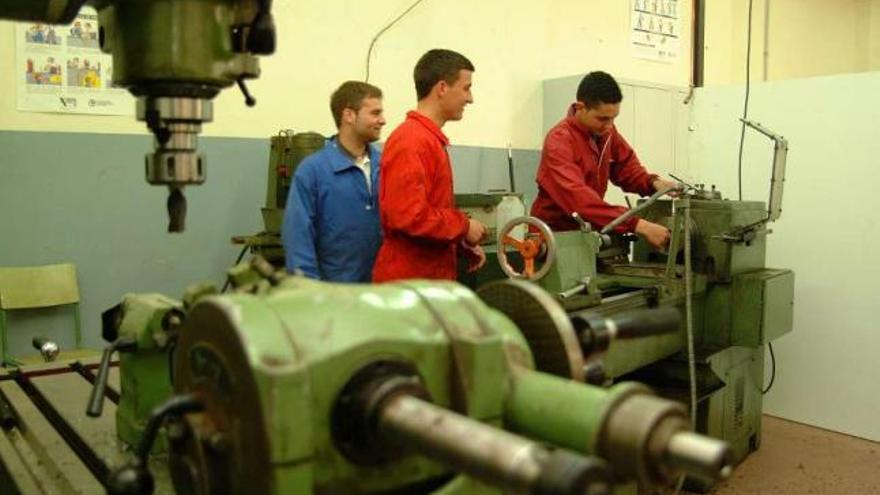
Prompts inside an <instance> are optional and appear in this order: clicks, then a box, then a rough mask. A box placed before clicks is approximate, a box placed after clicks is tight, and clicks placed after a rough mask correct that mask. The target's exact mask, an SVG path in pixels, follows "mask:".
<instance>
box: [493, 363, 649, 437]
mask: <svg viewBox="0 0 880 495" xmlns="http://www.w3.org/2000/svg"><path fill="white" fill-rule="evenodd" d="M635 392H644V387H642V386H640V385H637V384H634V383H621V384H618V385H615V386H613V387H611V388H608V389H604V388H600V387H585V386H583V385H582V384H579V383H576V382H573V381H571V380H565V379H563V378H559V377H556V376H553V375H548V374H545V373H538V372H534V371H530V370H523V371H521V372H519V373H515V374H514V379H513V387H512V390H511V393H510V395H509V396H508V398H507V420H508V421H509V423H510V425H511V427H512V428H513V429H514V430H515V431H519V432H522V433H524V434H526V435H528V436H530V437H533V438H541V439H543V440H545V441H548V442H550V443H552V444H554V445H559V446H562V447H567V448H570V449H572V450H574V451H576V452H585V453H588V454H595V453H596V450H597V446H598V442H599V434H600V433H601V432H600V429H599V428H600V426H601V425H602V424H603V421H604V419H605V417H606V416H607V414H608V412H609V410H610V409H611V407H612V406H613V405H614V404H615V403H616V402H617V401H618V400H620V399H621V398H622V397H625V396H627V395H629V394H632V393H635Z"/></svg>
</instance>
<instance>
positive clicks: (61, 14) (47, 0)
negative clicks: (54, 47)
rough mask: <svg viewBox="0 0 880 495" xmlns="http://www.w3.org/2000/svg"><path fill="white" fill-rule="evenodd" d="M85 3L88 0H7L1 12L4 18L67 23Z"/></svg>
mask: <svg viewBox="0 0 880 495" xmlns="http://www.w3.org/2000/svg"><path fill="white" fill-rule="evenodd" d="M84 3H86V0H70V1H59V0H7V1H5V2H3V11H2V13H0V14H2V17H3V18H4V19H18V20H22V21H24V20H27V21H38V22H48V23H57V24H66V23H68V22H70V21H72V20H73V18H74V17H76V13H77V12H78V11H79V9H80V7H81V6H82V5H83V4H84Z"/></svg>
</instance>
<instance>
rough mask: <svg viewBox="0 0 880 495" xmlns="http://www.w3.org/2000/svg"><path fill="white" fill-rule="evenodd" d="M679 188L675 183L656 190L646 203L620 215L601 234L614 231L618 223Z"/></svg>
mask: <svg viewBox="0 0 880 495" xmlns="http://www.w3.org/2000/svg"><path fill="white" fill-rule="evenodd" d="M678 190H681V187H679V186H678V185H675V186H672V187H667V188H666V189H661V190H660V191H657V192H655V193H654V194H652V195H651V196H650V197H649V198H648V199H647V200H645V202H644V203H642V204H640V205H638V206H636V207H635V208H633V209H631V210H627V211H626V212H625V213H624V214H623V215H620V216H619V217H617V218H615V219H614V220H612V221H611V223H609V224H608V225H606V226H605V227H603V228H602V230H601V231H600V233H601V234H608V233H609V232H611V231H613V230H614V229H615V228H616V227H617V226H618V225H620V224H622V223H623V222H625V221H627V220H629V219H630V218H631V217H632V216H633V215H635V214H636V213H638V212H640V211H642V210H644V209H645V208H647V207H649V206H651V205H652V204H654V202H655V201H657V200H658V199H660V198H661V197H662V196H663V195H664V194H667V193H670V192H672V191H678Z"/></svg>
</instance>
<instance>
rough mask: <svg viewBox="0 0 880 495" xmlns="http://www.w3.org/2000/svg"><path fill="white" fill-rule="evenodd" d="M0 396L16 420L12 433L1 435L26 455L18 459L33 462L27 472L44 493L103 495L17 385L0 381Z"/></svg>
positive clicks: (101, 489)
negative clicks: (43, 489) (1, 395)
mask: <svg viewBox="0 0 880 495" xmlns="http://www.w3.org/2000/svg"><path fill="white" fill-rule="evenodd" d="M0 393H2V394H3V397H4V398H5V399H6V400H7V402H8V403H9V404H10V406H11V407H12V409H13V410H14V411H15V416H16V420H17V426H16V427H15V428H12V430H13V431H12V432H9V431H5V432H4V434H5V436H6V438H7V439H9V440H10V442H12V441H14V442H16V443H18V444H19V445H18V448H16V450H18V451H23V452H25V453H26V455H23V456H22V457H19V459H22V461H23V462H25V463H34V464H32V465H29V466H28V469H29V470H30V471H31V472H32V473H37V478H38V479H39V480H41V485H42V486H45V487H46V490H45V492H46V493H63V494H77V493H82V494H89V495H91V494H96V493H103V491H104V488H103V486H102V485H101V483H100V482H99V481H98V480H97V479H96V478H95V476H94V474H92V472H91V471H89V469H88V468H87V467H86V465H85V464H84V463H83V461H82V460H81V459H80V458H79V457H78V456H77V455H76V453H75V452H74V451H73V449H71V448H70V446H69V445H68V444H67V442H66V441H65V440H64V438H63V437H62V436H61V434H59V433H58V431H56V429H55V428H54V427H53V426H52V424H51V423H50V422H49V421H48V420H47V419H46V418H45V416H44V415H43V413H42V412H40V410H39V409H37V407H36V405H34V403H33V402H32V401H31V399H30V398H29V397H28V395H27V394H26V393H25V392H24V391H23V390H22V389H21V387H20V386H19V384H18V383H16V382H15V381H13V380H5V381H2V382H0ZM27 458H30V459H29V460H28V459H27ZM37 493H39V492H37Z"/></svg>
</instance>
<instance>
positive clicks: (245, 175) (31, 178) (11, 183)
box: [0, 131, 539, 355]
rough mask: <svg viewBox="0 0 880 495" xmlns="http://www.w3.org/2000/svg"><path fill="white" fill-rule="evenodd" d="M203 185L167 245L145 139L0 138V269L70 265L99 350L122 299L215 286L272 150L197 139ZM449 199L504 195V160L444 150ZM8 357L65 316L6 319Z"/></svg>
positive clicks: (249, 223)
mask: <svg viewBox="0 0 880 495" xmlns="http://www.w3.org/2000/svg"><path fill="white" fill-rule="evenodd" d="M200 143H201V149H202V151H203V152H204V153H205V154H206V156H207V159H208V172H207V173H208V180H207V182H206V183H205V184H204V185H202V186H198V187H190V188H187V189H186V196H187V201H188V213H187V219H186V232H184V233H183V234H168V233H166V232H165V229H166V227H167V225H166V222H167V219H166V212H165V199H166V195H167V191H166V189H165V188H161V187H151V186H148V185H147V184H146V183H145V181H144V168H143V167H144V165H143V163H144V162H143V155H144V153H145V152H146V151H147V150H149V149H151V147H152V142H151V137H149V136H147V135H117V134H80V133H37V132H18V131H0V150H3V151H2V157H0V214H2V216H0V218H2V220H0V266H27V265H42V264H51V263H61V262H71V263H74V264H76V266H77V270H78V274H79V286H80V294H81V299H82V304H81V308H82V309H81V312H82V321H83V337H84V344H85V345H86V346H88V347H100V346H103V341H102V340H101V338H100V321H101V320H100V315H101V312H102V311H103V310H105V309H107V308H109V307H110V306H112V305H114V304H116V303H118V302H119V301H120V300H121V298H122V295H123V294H125V293H127V292H162V293H165V294H168V295H170V296H172V297H179V296H180V295H181V294H182V292H183V289H184V288H185V287H186V286H187V285H189V284H192V283H196V282H201V281H210V282H214V283H216V284H218V285H219V284H222V282H223V280H224V279H225V270H226V269H227V268H228V267H229V265H230V264H231V263H232V262H233V261H234V260H235V257H236V255H237V254H238V251H239V248H238V247H236V246H234V245H232V244H231V243H230V237H232V236H233V235H240V234H249V233H255V232H257V231H259V230H261V229H262V221H261V219H260V207H261V206H262V205H263V203H264V201H265V187H266V167H267V164H268V156H269V140H268V137H267V138H266V139H243V138H202V139H201V140H200ZM450 156H451V157H452V161H453V166H454V168H455V171H454V173H455V187H456V191H457V192H486V191H488V190H490V189H506V188H507V187H508V178H507V177H508V172H507V170H508V169H507V150H505V149H500V148H478V147H452V148H451V149H450ZM538 157H539V153H538V151H536V150H514V164H515V170H516V181H517V186H518V188H520V189H521V190H522V191H523V192H525V193H526V196H527V198H533V197H534V194H535V182H534V177H535V170H536V169H537V164H538ZM10 327H11V330H10V348H11V349H12V351H13V353H15V354H17V355H23V354H28V353H31V352H32V351H31V350H30V339H31V337H32V336H34V335H38V334H39V335H46V336H50V337H53V338H56V339H58V340H59V342H60V344H61V345H62V347H63V348H70V346H72V344H73V338H72V319H71V317H70V312H69V311H66V310H64V309H62V308H57V309H54V310H49V311H43V310H41V311H21V312H15V313H13V314H12V316H11V318H10Z"/></svg>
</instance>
